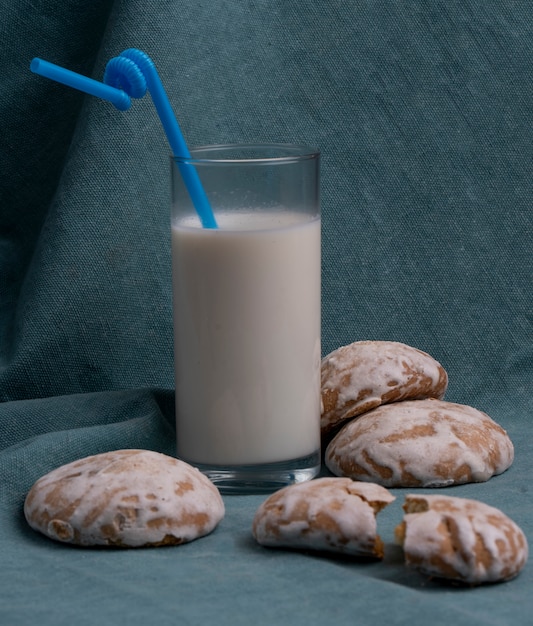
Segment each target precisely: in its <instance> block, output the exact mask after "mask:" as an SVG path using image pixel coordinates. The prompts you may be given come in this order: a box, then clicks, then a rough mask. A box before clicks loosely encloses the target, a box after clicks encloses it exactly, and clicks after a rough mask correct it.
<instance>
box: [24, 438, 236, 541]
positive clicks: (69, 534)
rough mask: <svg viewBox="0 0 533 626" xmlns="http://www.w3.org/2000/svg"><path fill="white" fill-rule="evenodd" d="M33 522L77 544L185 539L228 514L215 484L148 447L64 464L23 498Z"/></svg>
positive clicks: (55, 536)
mask: <svg viewBox="0 0 533 626" xmlns="http://www.w3.org/2000/svg"><path fill="white" fill-rule="evenodd" d="M24 513H25V516H26V519H27V521H28V523H29V524H30V526H31V527H32V528H34V529H35V530H38V531H40V532H42V533H44V534H45V535H47V536H49V537H51V538H52V539H57V540H59V541H65V542H69V543H76V544H80V545H110V544H111V545H122V546H130V547H136V546H143V545H150V544H156V545H157V544H160V543H184V542H187V541H192V540H193V539H196V538H197V537H200V536H202V535H205V534H207V533H209V532H211V531H212V530H213V529H214V528H215V526H216V525H217V524H218V523H219V522H220V520H221V519H222V518H223V516H224V503H223V501H222V498H221V496H220V493H219V492H218V490H217V489H216V487H215V486H214V485H213V484H212V483H211V482H210V481H209V480H208V479H207V478H206V477H205V476H204V475H203V474H201V473H200V472H199V471H198V470H197V469H195V468H193V467H191V466H190V465H188V464H186V463H184V462H183V461H179V460H178V459H175V458H172V457H169V456H166V455H163V454H159V453H157V452H152V451H148V450H117V451H114V452H108V453H103V454H98V455H95V456H91V457H87V458H85V459H81V460H79V461H74V462H72V463H69V464H67V465H63V466H61V467H59V468H57V469H55V470H53V471H52V472H50V473H49V474H47V475H46V476H43V477H42V478H40V479H39V480H38V481H37V482H36V483H35V484H34V486H33V487H32V489H31V490H30V492H29V493H28V496H27V498H26V501H25V506H24Z"/></svg>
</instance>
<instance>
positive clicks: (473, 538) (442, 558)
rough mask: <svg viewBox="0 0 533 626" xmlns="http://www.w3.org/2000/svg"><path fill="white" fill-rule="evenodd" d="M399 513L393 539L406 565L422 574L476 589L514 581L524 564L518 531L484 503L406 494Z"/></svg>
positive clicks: (525, 551)
mask: <svg viewBox="0 0 533 626" xmlns="http://www.w3.org/2000/svg"><path fill="white" fill-rule="evenodd" d="M403 508H404V510H405V513H406V515H405V516H404V521H403V522H402V523H401V524H400V525H399V526H397V528H396V531H395V534H396V540H397V542H398V543H399V544H400V545H402V546H403V549H404V553H405V562H406V564H407V565H408V566H410V567H413V568H415V569H417V570H419V571H420V572H422V573H424V574H427V575H429V576H436V577H439V578H447V579H451V580H457V581H462V582H465V583H469V584H472V585H479V584H482V583H494V582H499V581H503V580H509V579H511V578H514V577H515V576H516V575H517V574H518V573H519V572H520V570H521V569H522V568H523V567H524V565H525V563H526V561H527V557H528V545H527V540H526V537H525V535H524V533H523V532H522V530H521V529H520V528H519V527H518V526H517V525H516V524H515V522H513V521H512V520H511V519H509V517H507V516H506V515H505V514H504V513H502V512H501V511H500V510H499V509H496V508H494V507H492V506H489V505H488V504H484V503H483V502H478V501H477V500H469V499H466V498H457V497H450V496H441V495H414V494H410V495H407V496H406V499H405V504H404V507H403Z"/></svg>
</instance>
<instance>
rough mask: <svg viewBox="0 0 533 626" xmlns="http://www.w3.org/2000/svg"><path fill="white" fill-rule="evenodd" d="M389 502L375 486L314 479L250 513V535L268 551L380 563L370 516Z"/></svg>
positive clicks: (279, 493)
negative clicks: (352, 557) (361, 558)
mask: <svg viewBox="0 0 533 626" xmlns="http://www.w3.org/2000/svg"><path fill="white" fill-rule="evenodd" d="M394 499H395V498H394V496H393V495H392V494H391V493H390V492H389V491H387V490H386V489H384V488H383V487H380V486H379V485H373V484H371V483H357V482H354V481H352V480H350V479H349V478H318V479H316V480H312V481H310V482H306V483H299V484H296V485H290V486H288V487H284V488H283V489H280V490H279V491H277V492H276V493H274V494H272V495H271V496H270V497H269V498H267V500H265V501H264V502H263V503H262V504H261V506H260V507H259V508H258V510H257V512H256V514H255V517H254V520H253V525H252V533H253V535H254V537H255V539H256V541H257V542H258V543H260V544H261V545H263V546H268V547H274V548H296V549H298V548H299V549H310V550H324V551H329V552H340V553H343V554H350V555H356V556H367V557H368V556H370V557H375V558H383V542H382V541H381V539H380V537H379V536H378V535H377V533H376V515H377V513H379V511H381V509H383V508H384V507H386V506H387V505H388V504H390V503H391V502H392V501H393V500H394Z"/></svg>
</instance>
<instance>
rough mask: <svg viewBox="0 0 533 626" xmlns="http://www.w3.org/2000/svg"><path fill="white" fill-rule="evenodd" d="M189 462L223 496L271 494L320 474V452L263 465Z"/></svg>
mask: <svg viewBox="0 0 533 626" xmlns="http://www.w3.org/2000/svg"><path fill="white" fill-rule="evenodd" d="M184 460H185V459H184ZM187 462H188V463H190V464H191V465H193V466H194V467H197V468H198V469H199V470H200V471H201V472H202V473H203V474H205V475H206V476H207V477H208V478H209V480H211V481H212V482H213V483H214V484H215V485H216V486H217V487H218V489H219V490H220V492H221V493H225V494H252V493H271V492H273V491H277V490H278V489H281V488H282V487H286V486H287V485H292V484H294V483H303V482H306V481H307V480H311V479H312V478H314V477H315V476H317V475H318V473H319V472H320V450H317V451H316V452H313V454H310V455H308V456H305V457H302V458H300V459H293V460H291V461H280V462H278V463H264V464H262V465H207V464H205V463H191V462H190V461H187Z"/></svg>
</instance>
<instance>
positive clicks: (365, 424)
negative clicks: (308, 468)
mask: <svg viewBox="0 0 533 626" xmlns="http://www.w3.org/2000/svg"><path fill="white" fill-rule="evenodd" d="M513 459H514V448H513V444H512V442H511V440H510V439H509V437H508V435H507V433H506V432H505V431H504V430H503V428H501V427H500V426H499V425H498V424H496V423H495V422H494V421H493V420H492V419H491V418H490V417H489V416H488V415H486V414H485V413H483V412H481V411H478V410H477V409H475V408H473V407H469V406H465V405H460V404H454V403H451V402H444V401H442V400H431V399H428V400H412V401H405V402H397V403H394V404H390V405H385V406H381V407H379V408H376V409H374V410H372V411H369V412H368V413H365V414H364V415H361V416H360V417H358V418H356V419H354V420H353V421H351V422H349V423H348V424H347V425H346V426H344V427H343V428H342V429H341V431H340V432H339V433H338V434H337V435H336V437H335V438H334V439H333V440H332V441H331V442H330V444H329V445H328V447H327V449H326V453H325V461H326V465H327V467H328V468H329V469H330V470H331V471H332V472H333V473H334V474H335V475H337V476H350V477H351V478H353V479H356V480H369V481H375V482H378V483H379V484H381V485H384V486H386V487H414V486H417V487H445V486H448V485H452V484H461V483H465V482H483V481H486V480H488V479H489V478H490V477H491V476H493V475H495V474H500V473H502V472H504V471H505V470H506V469H508V467H509V466H510V465H511V464H512V462H513Z"/></svg>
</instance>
